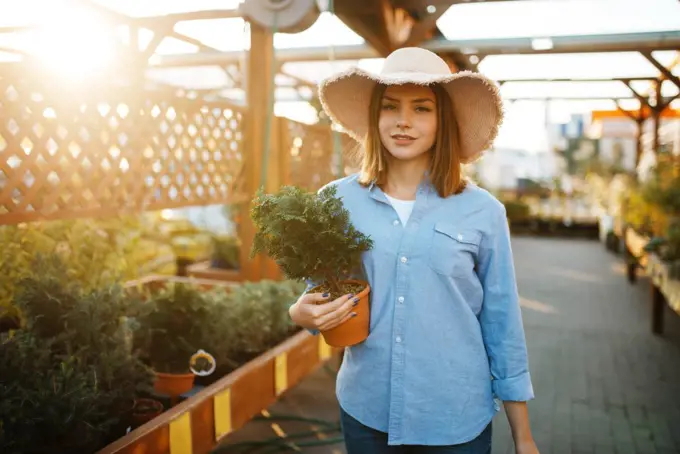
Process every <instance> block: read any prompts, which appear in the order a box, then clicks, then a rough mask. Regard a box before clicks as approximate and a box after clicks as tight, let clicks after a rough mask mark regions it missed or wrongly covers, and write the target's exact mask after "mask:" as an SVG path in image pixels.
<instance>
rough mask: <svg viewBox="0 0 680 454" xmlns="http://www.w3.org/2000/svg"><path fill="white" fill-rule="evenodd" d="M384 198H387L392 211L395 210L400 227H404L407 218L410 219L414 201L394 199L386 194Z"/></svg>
mask: <svg viewBox="0 0 680 454" xmlns="http://www.w3.org/2000/svg"><path fill="white" fill-rule="evenodd" d="M385 197H387V200H389V201H390V203H391V204H392V206H393V207H394V209H395V210H397V214H398V215H399V219H401V225H403V226H406V222H408V218H409V217H411V211H413V205H415V203H416V201H415V200H400V199H395V198H394V197H390V196H388V195H387V194H385Z"/></svg>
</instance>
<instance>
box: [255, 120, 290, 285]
mask: <svg viewBox="0 0 680 454" xmlns="http://www.w3.org/2000/svg"><path fill="white" fill-rule="evenodd" d="M287 121H288V120H287V119H285V118H281V117H274V118H273V121H272V130H271V131H272V132H271V134H272V138H271V153H270V155H269V163H268V165H267V181H266V183H265V190H266V191H267V192H269V193H272V192H276V191H278V190H279V188H280V187H281V186H283V185H285V184H287V180H288V173H289V172H287V168H288V164H287V162H288V160H287V155H289V154H290V153H289V148H288V144H289V140H288V131H287V130H286V127H287V126H288V124H287ZM262 273H263V274H262V277H263V278H266V279H272V280H281V279H283V278H284V275H283V273H282V272H281V268H279V266H278V265H277V264H276V262H275V261H274V260H272V259H271V258H269V257H264V258H263V270H262Z"/></svg>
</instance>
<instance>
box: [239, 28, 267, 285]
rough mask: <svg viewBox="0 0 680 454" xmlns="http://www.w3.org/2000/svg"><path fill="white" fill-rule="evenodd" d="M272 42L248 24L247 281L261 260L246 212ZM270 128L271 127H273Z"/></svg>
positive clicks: (256, 275) (257, 162)
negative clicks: (252, 254) (256, 254)
mask: <svg viewBox="0 0 680 454" xmlns="http://www.w3.org/2000/svg"><path fill="white" fill-rule="evenodd" d="M273 52H274V39H273V36H272V33H271V31H270V30H268V29H266V28H264V27H262V26H260V25H257V24H256V23H252V22H251V23H250V51H249V52H248V65H247V66H248V74H247V78H248V85H247V86H248V93H247V95H246V96H247V100H248V112H247V116H246V120H247V121H246V122H245V128H246V135H245V137H244V139H245V140H244V142H245V147H244V150H245V164H244V165H245V169H244V170H245V180H246V181H245V185H244V189H245V192H246V203H245V204H244V205H243V210H242V215H241V225H240V227H241V228H240V232H239V237H240V239H241V243H242V246H241V264H242V267H243V277H244V280H247V281H257V280H259V279H261V277H262V274H263V270H262V265H263V264H262V258H261V257H255V258H254V259H250V248H251V246H252V244H253V238H254V237H255V226H254V225H253V222H252V220H251V219H250V216H249V215H248V210H249V208H250V202H251V201H252V198H253V197H254V196H255V193H256V192H257V190H258V188H259V186H260V180H261V171H262V165H263V164H264V162H263V156H264V147H265V134H266V132H267V131H266V125H267V114H268V102H269V98H268V97H269V92H270V91H271V90H272V89H273V87H272V81H271V76H270V74H271V69H272V67H271V66H272V63H273V61H272V54H273ZM272 129H273V128H272Z"/></svg>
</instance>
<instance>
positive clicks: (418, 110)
mask: <svg viewBox="0 0 680 454" xmlns="http://www.w3.org/2000/svg"><path fill="white" fill-rule="evenodd" d="M416 112H432V109H430V108H429V107H424V106H418V107H416Z"/></svg>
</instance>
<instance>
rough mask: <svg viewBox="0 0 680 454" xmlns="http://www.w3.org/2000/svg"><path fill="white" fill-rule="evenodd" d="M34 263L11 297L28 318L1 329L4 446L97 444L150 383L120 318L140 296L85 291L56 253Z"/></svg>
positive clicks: (30, 449) (28, 449) (0, 439)
mask: <svg viewBox="0 0 680 454" xmlns="http://www.w3.org/2000/svg"><path fill="white" fill-rule="evenodd" d="M31 271H32V273H31V276H30V277H27V278H25V279H22V280H21V282H20V283H19V285H18V287H17V292H16V295H15V297H14V301H13V303H14V305H15V306H16V307H17V308H19V309H20V310H21V312H22V313H23V314H24V316H25V322H24V324H23V326H22V327H21V329H19V330H17V331H15V332H13V333H11V335H10V334H4V335H2V337H0V370H2V374H0V426H1V427H2V429H1V430H0V452H3V453H5V452H8V453H14V452H16V453H19V452H21V453H38V452H50V453H52V452H54V453H62V452H63V453H70V452H94V451H95V450H97V449H98V448H101V447H102V446H103V444H105V443H106V442H107V441H110V438H111V436H112V435H113V434H112V430H114V429H115V428H117V427H118V425H119V423H120V417H121V415H122V414H123V412H124V410H125V409H129V408H131V406H132V402H133V400H134V399H135V397H137V395H138V394H139V393H141V392H148V391H150V389H151V386H152V378H153V376H152V374H151V371H150V370H149V369H148V368H147V367H146V366H144V365H143V363H142V362H141V361H140V360H139V359H138V358H137V357H136V356H135V355H134V354H132V352H131V351H130V348H129V343H128V342H127V331H126V325H125V324H124V323H121V321H123V320H124V317H123V315H124V314H125V313H132V312H134V311H135V307H136V302H135V301H134V300H131V299H130V298H129V297H128V296H127V295H126V294H125V292H124V291H123V289H122V288H120V287H119V286H116V285H113V286H106V287H102V288H101V289H96V290H94V291H89V292H88V291H84V290H83V288H82V287H81V286H79V285H78V284H76V283H73V282H69V280H68V279H67V278H66V276H67V275H68V269H67V267H66V266H65V264H64V263H63V261H62V260H61V259H60V258H59V257H58V256H48V257H40V256H39V257H38V258H37V259H36V260H35V261H33V262H32V265H31ZM120 435H122V433H118V434H115V436H120Z"/></svg>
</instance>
